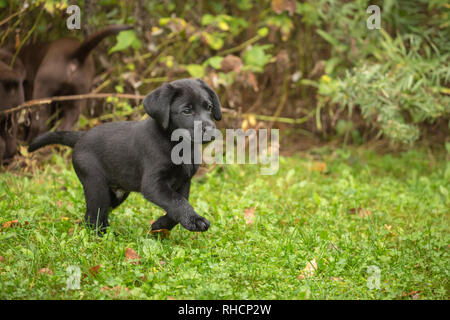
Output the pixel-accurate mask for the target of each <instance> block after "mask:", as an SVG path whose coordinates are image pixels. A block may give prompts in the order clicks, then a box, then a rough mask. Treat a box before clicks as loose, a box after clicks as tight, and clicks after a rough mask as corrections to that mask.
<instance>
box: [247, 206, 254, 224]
mask: <svg viewBox="0 0 450 320" xmlns="http://www.w3.org/2000/svg"><path fill="white" fill-rule="evenodd" d="M244 220H245V223H246V224H253V223H254V222H255V207H251V208H247V209H244Z"/></svg>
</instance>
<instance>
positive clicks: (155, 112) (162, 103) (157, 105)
mask: <svg viewBox="0 0 450 320" xmlns="http://www.w3.org/2000/svg"><path fill="white" fill-rule="evenodd" d="M174 93H175V90H174V88H173V87H172V85H170V84H169V83H165V84H163V85H162V86H161V87H159V88H157V89H155V90H153V91H152V92H150V93H149V94H148V95H147V96H146V97H145V99H144V102H143V104H144V109H145V111H146V112H147V113H148V115H149V116H150V117H152V118H153V119H155V121H156V122H158V123H159V124H160V125H161V127H162V128H163V129H164V130H167V129H168V128H169V118H170V104H171V103H172V99H173V96H174Z"/></svg>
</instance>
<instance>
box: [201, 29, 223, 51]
mask: <svg viewBox="0 0 450 320" xmlns="http://www.w3.org/2000/svg"><path fill="white" fill-rule="evenodd" d="M203 37H204V39H205V41H206V43H207V44H208V45H209V46H210V47H211V48H212V49H214V50H219V49H220V48H222V47H223V43H224V42H223V39H222V38H220V37H218V36H217V34H214V33H207V32H203Z"/></svg>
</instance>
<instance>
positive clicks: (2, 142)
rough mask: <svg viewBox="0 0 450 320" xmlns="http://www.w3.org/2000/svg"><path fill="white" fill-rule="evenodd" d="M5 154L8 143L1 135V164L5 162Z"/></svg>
mask: <svg viewBox="0 0 450 320" xmlns="http://www.w3.org/2000/svg"><path fill="white" fill-rule="evenodd" d="M5 152H6V143H5V140H3V137H2V136H1V135H0V164H1V163H2V162H3V157H4V156H5Z"/></svg>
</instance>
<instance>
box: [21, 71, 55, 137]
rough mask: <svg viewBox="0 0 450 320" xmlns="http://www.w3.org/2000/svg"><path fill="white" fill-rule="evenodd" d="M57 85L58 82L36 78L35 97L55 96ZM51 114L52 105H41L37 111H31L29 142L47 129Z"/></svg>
mask: <svg viewBox="0 0 450 320" xmlns="http://www.w3.org/2000/svg"><path fill="white" fill-rule="evenodd" d="M56 85H57V84H54V83H52V82H51V81H43V80H42V79H36V81H35V83H34V89H33V99H43V98H49V97H52V96H54V94H55V92H57V89H58V88H57V86H56ZM50 116H51V106H50V105H42V106H39V107H37V110H36V111H34V112H32V113H31V115H30V117H31V124H30V128H29V130H28V135H27V142H31V141H32V140H33V139H34V138H36V137H37V136H38V135H40V134H42V133H44V132H46V131H47V120H48V119H49V118H50Z"/></svg>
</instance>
